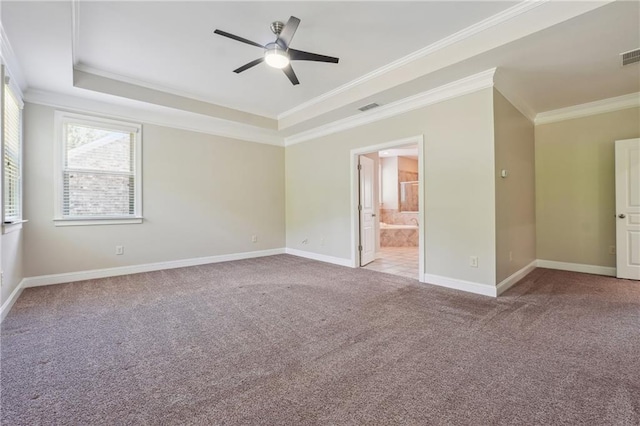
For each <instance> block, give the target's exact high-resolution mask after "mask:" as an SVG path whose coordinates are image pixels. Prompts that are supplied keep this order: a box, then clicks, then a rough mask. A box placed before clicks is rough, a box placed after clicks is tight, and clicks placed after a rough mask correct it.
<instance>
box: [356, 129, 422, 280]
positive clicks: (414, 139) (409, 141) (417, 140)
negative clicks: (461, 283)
mask: <svg viewBox="0 0 640 426" xmlns="http://www.w3.org/2000/svg"><path fill="white" fill-rule="evenodd" d="M413 144H416V145H418V172H419V173H418V191H419V193H420V196H419V197H418V252H419V254H418V271H419V272H418V280H420V278H422V277H423V275H424V268H425V254H426V251H427V248H426V246H425V238H424V232H425V231H424V230H425V217H426V216H425V204H424V198H425V197H424V196H422V194H424V191H425V188H424V174H425V173H424V135H416V136H411V137H408V138H404V139H398V140H395V141H391V142H385V143H381V144H377V145H370V146H366V147H363V148H356V149H352V150H351V151H350V152H349V155H350V160H349V163H350V165H351V259H350V265H349V266H351V267H353V268H357V267H359V254H358V240H359V236H360V235H359V234H360V217H359V214H358V202H359V198H358V194H359V191H360V189H359V188H358V156H359V155H362V154H369V153H372V152H376V151H383V150H385V149H390V148H396V147H399V146H403V145H413Z"/></svg>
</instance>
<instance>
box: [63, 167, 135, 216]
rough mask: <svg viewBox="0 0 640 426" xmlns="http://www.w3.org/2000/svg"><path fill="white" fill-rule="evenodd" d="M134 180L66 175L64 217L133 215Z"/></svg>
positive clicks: (103, 175)
mask: <svg viewBox="0 0 640 426" xmlns="http://www.w3.org/2000/svg"><path fill="white" fill-rule="evenodd" d="M134 188H135V185H134V178H133V176H126V175H111V174H102V173H100V174H96V173H85V172H65V174H64V188H63V190H64V194H63V214H64V215H65V216H71V217H73V216H127V215H133V214H134V208H135V205H134V204H135V203H134V200H135V197H134Z"/></svg>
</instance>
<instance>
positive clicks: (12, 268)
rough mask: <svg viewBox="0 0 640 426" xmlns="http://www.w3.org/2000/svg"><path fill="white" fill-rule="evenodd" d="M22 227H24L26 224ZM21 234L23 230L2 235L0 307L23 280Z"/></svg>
mask: <svg viewBox="0 0 640 426" xmlns="http://www.w3.org/2000/svg"><path fill="white" fill-rule="evenodd" d="M24 226H25V227H26V226H27V224H25V225H24ZM22 232H23V230H18V231H13V232H10V233H8V234H4V235H2V244H1V245H2V248H1V250H2V252H1V253H2V294H1V297H2V298H1V299H0V300H1V301H0V305H2V303H4V302H5V301H6V300H7V299H8V298H9V296H10V295H11V293H12V292H13V290H15V288H16V287H17V286H18V284H20V281H22V278H24V273H23V267H22V265H23V262H22V256H23V251H22V248H23V247H22V246H23V243H22V240H23V239H22Z"/></svg>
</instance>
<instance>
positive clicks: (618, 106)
mask: <svg viewBox="0 0 640 426" xmlns="http://www.w3.org/2000/svg"><path fill="white" fill-rule="evenodd" d="M636 107H640V92H636V93H630V94H628V95H622V96H616V97H615V98H607V99H601V100H599V101H595V102H588V103H586V104H580V105H573V106H570V107H566V108H560V109H554V110H552V111H546V112H541V113H539V114H538V115H536V118H535V124H536V125H538V124H547V123H555V122H557V121H564V120H571V119H573V118H580V117H587V116H589V115H595V114H603V113H606V112H613V111H619V110H622V109H627V108H636Z"/></svg>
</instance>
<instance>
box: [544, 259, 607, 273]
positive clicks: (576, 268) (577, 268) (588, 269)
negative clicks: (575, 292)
mask: <svg viewBox="0 0 640 426" xmlns="http://www.w3.org/2000/svg"><path fill="white" fill-rule="evenodd" d="M537 266H538V268H547V269H559V270H561V271H572V272H582V273H585V274H594V275H607V276H609V277H615V276H616V268H614V267H610V266H597V265H584V264H582V263H568V262H556V261H554V260H541V259H538V262H537Z"/></svg>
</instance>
